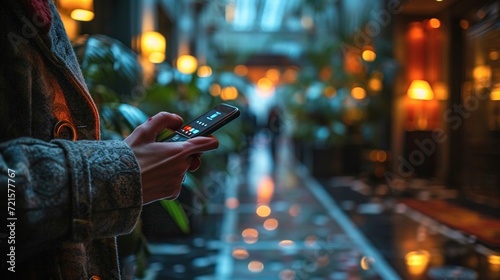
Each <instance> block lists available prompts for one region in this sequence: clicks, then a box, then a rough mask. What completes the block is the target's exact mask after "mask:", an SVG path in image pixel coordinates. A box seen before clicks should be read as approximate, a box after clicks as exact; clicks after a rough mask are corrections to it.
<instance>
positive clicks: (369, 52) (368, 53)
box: [361, 50, 377, 62]
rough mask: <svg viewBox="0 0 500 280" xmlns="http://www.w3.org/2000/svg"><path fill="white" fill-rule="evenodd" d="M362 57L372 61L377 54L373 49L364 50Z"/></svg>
mask: <svg viewBox="0 0 500 280" xmlns="http://www.w3.org/2000/svg"><path fill="white" fill-rule="evenodd" d="M361 57H362V58H363V60H364V61H368V62H372V61H374V60H375V58H377V54H376V53H375V52H374V51H372V50H364V51H363V53H361Z"/></svg>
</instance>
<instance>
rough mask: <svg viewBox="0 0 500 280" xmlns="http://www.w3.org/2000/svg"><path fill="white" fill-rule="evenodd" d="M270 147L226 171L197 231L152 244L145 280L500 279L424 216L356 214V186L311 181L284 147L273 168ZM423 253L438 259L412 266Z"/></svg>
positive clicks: (368, 208)
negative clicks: (352, 191) (352, 190)
mask: <svg viewBox="0 0 500 280" xmlns="http://www.w3.org/2000/svg"><path fill="white" fill-rule="evenodd" d="M265 140H266V139H258V141H256V144H255V145H254V146H253V147H252V148H251V149H250V153H249V161H248V166H243V167H242V168H232V170H233V171H234V173H233V174H224V191H223V192H220V193H219V194H218V196H215V195H214V196H212V198H211V200H210V205H209V207H208V214H207V215H204V216H203V219H202V220H201V221H200V225H201V229H200V230H198V231H197V232H196V233H195V234H193V235H191V236H188V237H183V238H167V239H165V240H160V241H155V242H151V243H150V248H151V253H152V256H151V258H150V267H149V270H148V274H147V276H146V277H145V278H144V279H150V280H153V279H162V280H163V279H200V280H204V279H206V280H209V279H210V280H226V279H227V280H238V279H262V280H267V279H280V280H281V279H283V280H285V279H286V280H292V279H297V280H298V279H349V280H353V279H369V280H371V279H383V280H392V279H464V280H465V279H467V280H472V279H488V280H489V279H500V264H499V265H498V270H496V269H497V267H496V266H491V263H490V264H488V261H486V260H485V258H486V257H485V256H486V255H487V254H483V253H484V252H483V253H481V252H478V250H475V249H474V248H478V247H477V246H476V247H474V246H470V245H468V244H464V243H460V242H461V241H460V240H458V241H457V240H454V236H453V234H454V232H453V231H449V230H448V231H447V230H445V229H446V228H443V227H442V226H439V225H437V224H433V223H432V222H431V221H429V220H428V219H427V220H426V219H421V218H422V217H421V216H422V215H419V214H418V213H414V212H411V211H409V210H408V209H406V210H405V209H403V208H401V207H398V205H394V204H393V205H389V206H388V207H391V208H392V209H393V210H391V211H384V207H387V206H386V205H384V204H383V203H381V202H380V201H377V202H373V201H370V200H369V199H366V198H365V199H366V201H363V202H362V203H360V204H359V205H358V206H357V207H356V213H354V212H352V211H349V209H350V208H351V209H352V203H356V202H355V201H356V199H355V198H352V197H346V195H348V194H349V191H348V189H349V187H346V185H345V184H343V183H342V182H340V183H339V182H338V181H328V182H320V183H319V182H318V181H316V180H314V179H313V178H311V177H310V176H309V175H308V170H307V168H305V167H304V166H302V165H300V164H299V163H297V162H296V161H295V159H294V158H293V157H292V155H291V150H290V146H289V145H288V143H287V142H286V141H284V142H283V145H282V146H281V147H282V149H281V150H280V152H279V153H278V155H279V156H278V158H277V159H276V160H275V161H274V160H273V159H272V158H271V155H270V150H269V147H268V145H267V142H266V141H265ZM240 160H241V159H240V158H239V157H234V158H232V159H231V160H230V162H229V165H230V166H233V167H234V166H238V167H239V166H242V164H241V161H240ZM347 182H348V183H349V181H347ZM350 183H352V181H350ZM333 198H335V200H334V199H333ZM390 201H391V200H389V203H390ZM349 205H350V206H351V207H350V206H349ZM352 213H354V214H352ZM348 215H349V216H348ZM418 217H420V218H418ZM422 221H423V222H422ZM433 225H434V226H433ZM450 232H451V233H450ZM449 234H451V235H450V236H447V235H449ZM455 235H456V232H455ZM420 248H423V249H426V250H428V251H426V252H430V253H431V254H432V257H429V256H427V261H428V264H427V263H426V264H425V265H423V266H422V265H419V264H417V265H416V266H414V267H413V268H410V267H409V266H408V264H409V262H408V261H407V260H405V254H406V253H408V252H409V251H413V252H414V253H417V257H419V256H418V254H419V253H422V252H423V251H421V250H419V249H420ZM423 253H425V252H423ZM424 255H425V254H424ZM424 257H425V256H424ZM474 260H475V263H474ZM419 266H420V267H424V269H427V271H425V272H422V271H420V272H419V271H418V269H419ZM431 267H432V268H433V269H434V270H433V271H432V272H431V270H429V268H431ZM467 267H473V268H474V269H468V268H467ZM412 269H417V271H411V270H412ZM478 275H479V276H480V277H477V276H478ZM431 276H433V277H431ZM450 277H451V278H450ZM496 277H499V278H496Z"/></svg>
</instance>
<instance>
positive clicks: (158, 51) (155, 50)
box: [141, 31, 167, 63]
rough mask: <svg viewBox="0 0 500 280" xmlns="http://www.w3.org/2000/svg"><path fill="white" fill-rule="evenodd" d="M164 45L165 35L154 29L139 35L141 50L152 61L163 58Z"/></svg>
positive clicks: (165, 44) (162, 59) (155, 61)
mask: <svg viewBox="0 0 500 280" xmlns="http://www.w3.org/2000/svg"><path fill="white" fill-rule="evenodd" d="M166 46H167V43H166V40H165V37H163V35H161V34H160V33H158V32H156V31H148V32H144V33H143V34H142V36H141V52H142V54H143V55H144V56H145V57H146V58H147V59H148V60H149V61H150V62H152V63H161V62H163V61H164V60H165V49H166Z"/></svg>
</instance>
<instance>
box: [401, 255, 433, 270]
mask: <svg viewBox="0 0 500 280" xmlns="http://www.w3.org/2000/svg"><path fill="white" fill-rule="evenodd" d="M430 257H431V255H430V254H429V252H427V251H425V250H419V251H411V252H409V253H408V254H406V256H405V260H406V265H407V266H408V272H409V273H410V274H411V275H420V274H422V273H423V272H424V271H425V269H426V268H427V264H428V263H429V259H430Z"/></svg>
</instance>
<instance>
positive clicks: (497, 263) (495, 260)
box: [488, 255, 500, 271]
mask: <svg viewBox="0 0 500 280" xmlns="http://www.w3.org/2000/svg"><path fill="white" fill-rule="evenodd" d="M488 263H489V264H490V268H491V270H493V271H500V255H489V256H488Z"/></svg>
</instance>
